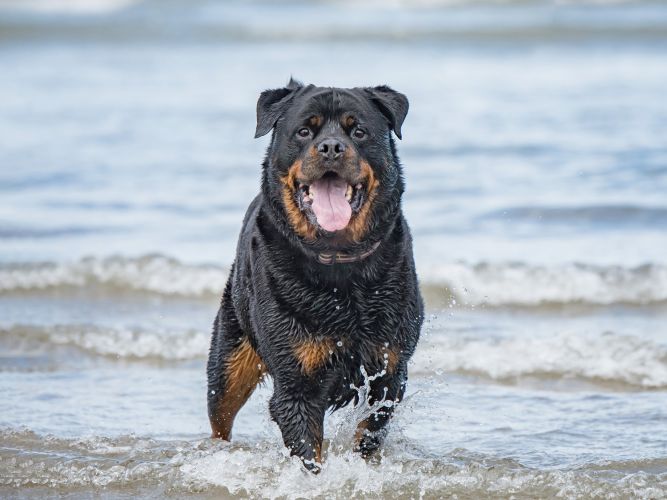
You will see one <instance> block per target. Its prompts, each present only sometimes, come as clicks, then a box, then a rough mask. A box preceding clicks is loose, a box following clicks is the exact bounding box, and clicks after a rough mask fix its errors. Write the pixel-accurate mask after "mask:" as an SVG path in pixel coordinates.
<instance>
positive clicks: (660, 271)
mask: <svg viewBox="0 0 667 500" xmlns="http://www.w3.org/2000/svg"><path fill="white" fill-rule="evenodd" d="M421 271H422V272H421V275H420V276H421V280H422V283H424V284H426V285H427V286H429V287H443V288H447V289H448V290H449V291H451V292H452V293H453V294H454V295H455V296H456V297H458V298H459V299H460V300H461V301H463V302H464V303H467V304H488V305H494V306H498V305H508V304H513V305H522V306H535V305H540V304H545V303H556V304H564V303H586V304H596V305H608V304H614V303H632V304H649V303H655V302H662V301H666V300H667V266H661V265H645V266H639V267H634V268H627V267H621V266H593V265H586V264H561V265H552V266H539V265H528V264H523V263H479V264H467V263H462V262H458V263H450V264H443V265H440V266H437V267H431V268H426V269H422V270H421Z"/></svg>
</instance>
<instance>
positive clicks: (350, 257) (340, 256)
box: [317, 241, 380, 266]
mask: <svg viewBox="0 0 667 500" xmlns="http://www.w3.org/2000/svg"><path fill="white" fill-rule="evenodd" d="M379 246H380V242H379V241H378V242H376V243H373V246H372V247H370V248H369V249H368V250H366V251H365V252H359V253H347V252H322V253H318V254H317V261H318V262H319V263H320V264H324V265H325V266H333V265H334V264H349V263H350V262H359V261H361V260H364V259H365V258H366V257H368V256H369V255H372V254H373V253H374V252H375V251H376V250H377V249H378V247H379Z"/></svg>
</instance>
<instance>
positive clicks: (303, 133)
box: [296, 127, 310, 137]
mask: <svg viewBox="0 0 667 500" xmlns="http://www.w3.org/2000/svg"><path fill="white" fill-rule="evenodd" d="M296 135H298V136H299V137H308V136H310V129H309V128H308V127H303V128H300V129H299V130H298V131H297V133H296Z"/></svg>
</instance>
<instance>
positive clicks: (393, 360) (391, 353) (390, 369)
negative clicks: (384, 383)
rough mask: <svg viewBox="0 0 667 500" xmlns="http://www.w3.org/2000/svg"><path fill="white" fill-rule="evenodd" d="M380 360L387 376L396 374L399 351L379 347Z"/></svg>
mask: <svg viewBox="0 0 667 500" xmlns="http://www.w3.org/2000/svg"><path fill="white" fill-rule="evenodd" d="M379 353H380V358H381V359H382V365H383V366H384V369H385V370H386V372H387V373H388V374H389V375H393V374H394V373H395V372H396V367H397V366H398V361H399V358H400V356H399V351H398V350H397V349H395V348H391V347H385V346H384V345H383V346H381V347H380V351H379Z"/></svg>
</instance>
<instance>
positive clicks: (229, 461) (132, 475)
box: [0, 429, 667, 499]
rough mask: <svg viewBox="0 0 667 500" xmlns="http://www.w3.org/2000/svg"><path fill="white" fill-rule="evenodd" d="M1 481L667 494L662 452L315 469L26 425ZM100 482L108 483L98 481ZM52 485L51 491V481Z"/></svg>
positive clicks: (458, 454) (422, 458) (270, 453)
mask: <svg viewBox="0 0 667 500" xmlns="http://www.w3.org/2000/svg"><path fill="white" fill-rule="evenodd" d="M0 439H1V440H2V442H3V444H5V446H4V447H3V448H2V449H0V458H1V460H0V491H3V490H2V489H1V488H22V490H21V491H22V492H23V493H24V494H27V493H29V492H31V491H33V492H34V491H37V492H39V491H40V490H39V489H40V488H56V491H59V492H60V493H67V492H78V494H81V492H82V491H84V492H85V491H87V490H88V489H89V488H90V489H91V491H95V492H96V494H100V493H101V492H103V493H104V495H107V494H108V496H110V497H112V496H113V495H114V493H116V494H118V493H120V492H122V493H123V495H139V496H143V495H147V496H150V497H156V496H161V495H162V494H165V493H166V492H169V493H170V494H171V495H173V494H174V493H176V494H177V496H178V495H180V496H189V495H190V494H195V495H201V494H202V493H208V494H215V495H218V496H225V497H227V496H242V497H251V498H290V499H291V498H304V497H307V498H354V497H371V498H418V497H419V498H421V497H423V496H425V497H440V496H443V497H452V496H461V497H463V498H475V497H480V496H488V495H490V494H491V495H492V496H514V495H518V496H520V497H528V498H545V497H567V498H570V497H579V496H593V497H609V498H611V497H613V498H624V497H633V498H664V497H665V495H666V493H667V473H665V472H653V473H647V472H645V471H647V470H649V471H664V470H665V467H666V466H667V462H666V461H665V459H645V460H639V461H634V462H633V463H627V462H608V463H605V464H591V465H589V466H583V467H578V468H570V469H564V470H540V469H532V468H527V467H524V466H522V465H521V464H520V463H518V462H516V461H514V460H512V459H507V458H505V459H503V458H494V457H490V456H484V455H480V454H476V453H470V452H468V451H467V450H463V449H457V450H454V451H453V452H451V453H449V454H447V455H445V456H443V457H433V456H431V455H427V454H423V453H420V452H419V451H418V450H417V451H415V450H414V447H411V452H410V453H406V447H409V445H410V443H405V442H402V441H401V440H400V439H399V440H390V441H388V443H387V447H386V450H385V452H384V456H383V459H382V461H380V462H373V461H371V462H367V461H365V460H364V459H362V458H361V457H360V456H359V455H357V454H355V453H352V452H350V451H349V450H348V451H338V450H335V449H331V448H330V449H329V450H328V452H327V453H326V454H325V455H326V456H325V462H324V467H323V469H322V472H321V473H320V474H319V475H318V476H313V475H311V474H306V473H304V471H303V469H302V467H301V465H300V464H299V461H298V459H296V458H294V457H289V456H288V454H287V453H286V452H285V450H284V449H283V448H282V446H280V444H279V442H278V440H276V441H275V442H273V441H271V442H268V441H265V442H260V443H256V446H251V445H250V444H244V443H240V444H239V443H231V444H230V443H222V442H219V441H212V440H209V439H205V440H194V441H157V440H152V439H144V438H138V437H133V436H122V437H118V438H103V437H89V438H76V439H66V438H56V437H53V436H41V435H39V434H36V433H34V432H32V431H29V430H12V429H5V430H2V431H0ZM99 488H103V489H102V490H100V489H99ZM49 491H50V492H51V493H53V490H49Z"/></svg>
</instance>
